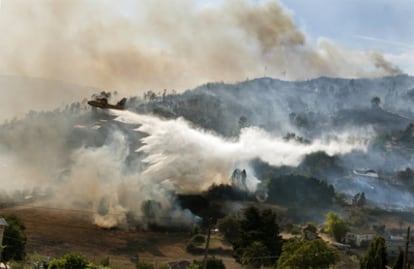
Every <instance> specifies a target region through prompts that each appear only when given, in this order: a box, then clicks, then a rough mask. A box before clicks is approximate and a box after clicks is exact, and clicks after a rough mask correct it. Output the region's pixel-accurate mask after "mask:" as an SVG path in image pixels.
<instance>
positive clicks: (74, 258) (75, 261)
mask: <svg viewBox="0 0 414 269" xmlns="http://www.w3.org/2000/svg"><path fill="white" fill-rule="evenodd" d="M91 268H96V267H95V266H94V265H93V264H92V263H89V262H88V261H87V260H86V259H85V258H84V257H83V256H82V255H80V254H77V253H68V254H65V255H64V256H63V257H61V258H59V259H55V260H53V261H52V262H50V263H49V266H48V269H91Z"/></svg>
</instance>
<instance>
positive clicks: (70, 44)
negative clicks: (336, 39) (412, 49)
mask: <svg viewBox="0 0 414 269" xmlns="http://www.w3.org/2000/svg"><path fill="white" fill-rule="evenodd" d="M90 14H93V16H90ZM0 31H1V33H2V42H1V43H0V58H1V59H2V61H1V62H0V74H8V75H22V76H31V77H40V78H48V79H54V80H62V81H67V82H71V83H77V84H80V85H90V86H96V87H99V88H108V87H110V88H115V89H117V90H121V91H123V92H124V93H132V92H134V93H136V90H145V89H148V88H150V89H152V90H162V89H164V88H175V89H178V90H184V89H187V88H190V87H192V86H195V85H199V84H202V83H206V82H209V81H230V82H234V81H240V80H244V79H245V78H246V77H248V78H254V77H261V76H263V74H264V72H265V73H266V74H265V75H267V76H271V77H280V78H283V79H291V80H296V79H309V78H313V77H318V76H336V77H367V76H368V77H372V76H384V75H394V74H398V73H400V72H401V71H400V70H399V69H398V68H395V67H393V66H392V65H391V64H390V63H389V62H387V61H385V60H384V58H383V57H382V55H381V54H380V53H377V52H371V51H352V50H347V49H344V48H341V47H340V46H338V45H336V44H334V43H333V42H332V41H329V40H327V39H321V40H319V41H318V42H316V44H314V43H313V42H312V41H310V40H309V38H308V37H307V36H306V34H305V33H304V32H303V31H302V30H301V29H300V28H299V27H298V26H297V25H296V24H295V23H294V21H293V18H292V15H291V14H290V13H289V12H288V11H287V10H286V9H285V8H284V7H283V6H282V5H280V4H279V2H278V1H274V0H272V1H270V0H269V1H248V0H228V1H222V2H221V3H217V4H216V5H209V6H207V7H200V5H198V4H197V1H189V0H169V1H163V0H153V1H145V0H140V1H108V0H84V1H83V0H59V1H50V0H39V1H35V2H32V1H25V0H3V1H2V6H1V9H0ZM51 90H53V91H58V89H51ZM78 94H79V97H81V96H82V95H81V92H78ZM37 101H39V102H40V101H42V100H41V99H40V98H39V100H37Z"/></svg>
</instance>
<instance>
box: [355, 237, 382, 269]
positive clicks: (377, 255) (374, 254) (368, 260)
mask: <svg viewBox="0 0 414 269" xmlns="http://www.w3.org/2000/svg"><path fill="white" fill-rule="evenodd" d="M387 262H388V259H387V247H386V246H385V239H384V238H383V237H381V236H377V237H375V238H374V240H373V241H372V242H371V244H370V245H369V247H368V250H367V251H366V252H365V255H364V257H362V259H361V261H360V267H359V268H360V269H385V268H386V265H387Z"/></svg>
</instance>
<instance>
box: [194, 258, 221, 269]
mask: <svg viewBox="0 0 414 269" xmlns="http://www.w3.org/2000/svg"><path fill="white" fill-rule="evenodd" d="M188 268H189V269H202V268H203V261H194V262H193V263H192V264H191V265H190V267H188ZM206 268H207V269H226V266H225V265H224V263H223V261H222V260H220V259H217V258H215V257H208V258H207V261H206Z"/></svg>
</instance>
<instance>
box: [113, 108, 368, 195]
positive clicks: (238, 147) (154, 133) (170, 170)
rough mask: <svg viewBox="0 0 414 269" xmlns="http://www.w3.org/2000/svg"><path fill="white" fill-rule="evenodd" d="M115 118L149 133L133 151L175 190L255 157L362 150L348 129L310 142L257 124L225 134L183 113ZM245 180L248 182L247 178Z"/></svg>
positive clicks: (272, 159) (289, 161)
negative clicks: (199, 124) (235, 136)
mask: <svg viewBox="0 0 414 269" xmlns="http://www.w3.org/2000/svg"><path fill="white" fill-rule="evenodd" d="M111 113H112V114H113V115H115V116H117V118H116V120H117V121H119V122H123V123H127V124H138V125H140V126H139V127H138V128H137V129H136V130H137V131H140V132H143V133H146V134H148V136H146V137H145V138H143V139H142V142H143V143H144V146H142V147H141V148H139V149H138V150H137V151H139V152H143V153H145V154H147V157H146V159H145V160H144V161H145V162H147V163H148V164H149V167H148V168H147V169H146V170H145V171H144V173H143V174H144V175H145V176H147V177H149V178H150V179H151V180H153V181H156V182H164V183H168V184H170V186H171V187H172V188H174V190H175V191H177V192H196V191H201V190H205V189H206V188H208V187H209V186H210V185H212V184H213V183H215V184H221V183H229V175H230V174H231V171H232V169H234V168H235V165H236V164H237V163H240V162H247V161H249V160H252V159H256V158H259V159H261V160H263V161H265V162H267V163H269V164H271V165H292V166H295V165H298V164H299V163H300V162H301V160H302V159H303V157H304V156H305V155H307V154H310V153H313V152H317V151H324V152H326V153H327V154H329V155H334V154H345V153H348V152H350V151H352V150H364V149H365V147H366V144H365V143H364V141H360V140H355V139H350V137H351V136H350V135H348V134H342V135H336V136H331V137H330V138H329V139H328V138H325V139H320V140H316V141H314V142H313V143H311V144H300V143H298V142H293V141H286V140H284V139H283V138H281V137H275V136H272V135H271V134H269V133H267V132H265V131H264V130H262V129H260V128H256V127H249V128H245V129H243V130H242V132H241V134H240V137H239V138H238V139H227V138H224V137H220V136H218V135H216V134H214V133H212V132H208V131H206V130H202V129H200V128H196V127H194V126H192V125H191V123H189V122H187V121H186V120H184V119H182V118H178V119H169V120H167V119H160V118H158V117H155V116H151V115H140V114H136V113H133V112H130V111H115V110H112V111H111ZM247 184H249V182H248V183H247Z"/></svg>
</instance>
